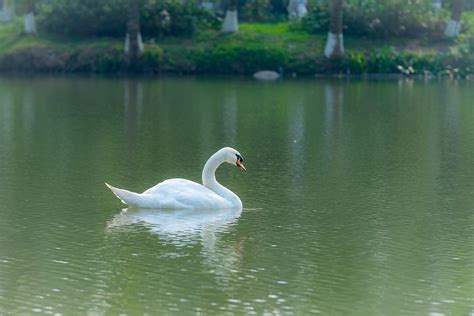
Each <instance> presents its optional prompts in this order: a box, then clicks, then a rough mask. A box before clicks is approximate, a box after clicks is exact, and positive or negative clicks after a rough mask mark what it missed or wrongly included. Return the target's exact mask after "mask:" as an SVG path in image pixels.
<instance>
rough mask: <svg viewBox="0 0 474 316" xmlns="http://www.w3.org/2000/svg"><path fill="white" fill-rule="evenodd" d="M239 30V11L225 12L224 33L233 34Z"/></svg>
mask: <svg viewBox="0 0 474 316" xmlns="http://www.w3.org/2000/svg"><path fill="white" fill-rule="evenodd" d="M238 30H239V21H238V19H237V10H233V11H231V10H227V11H226V12H225V18H224V24H223V25H222V32H226V33H232V32H237V31H238Z"/></svg>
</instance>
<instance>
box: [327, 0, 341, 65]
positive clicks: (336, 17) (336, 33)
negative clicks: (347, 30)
mask: <svg viewBox="0 0 474 316" xmlns="http://www.w3.org/2000/svg"><path fill="white" fill-rule="evenodd" d="M343 1H344V0H331V3H330V12H331V21H330V25H329V33H328V38H327V41H326V47H325V49H324V56H326V57H327V58H337V57H341V56H342V55H343V54H344V41H343V35H342V6H343Z"/></svg>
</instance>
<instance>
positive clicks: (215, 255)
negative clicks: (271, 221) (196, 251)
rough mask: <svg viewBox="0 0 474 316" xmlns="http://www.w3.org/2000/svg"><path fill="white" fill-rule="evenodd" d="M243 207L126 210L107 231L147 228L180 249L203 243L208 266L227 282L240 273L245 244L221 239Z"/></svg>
mask: <svg viewBox="0 0 474 316" xmlns="http://www.w3.org/2000/svg"><path fill="white" fill-rule="evenodd" d="M241 214H242V209H241V208H236V209H221V210H215V209H214V210H211V209H203V210H154V209H123V210H122V212H121V213H119V214H117V215H115V216H114V217H113V218H112V219H111V220H110V221H109V222H108V223H107V232H110V233H112V232H117V233H118V232H127V231H133V230H136V229H139V228H146V229H147V230H149V231H150V232H151V233H153V234H157V235H158V236H159V238H160V240H162V241H165V242H166V243H169V244H172V245H174V246H176V247H177V248H181V247H185V246H189V245H192V244H196V243H199V242H200V243H202V250H201V252H202V255H203V257H204V262H203V263H204V264H205V265H206V266H208V267H209V268H211V271H212V272H213V273H214V274H215V275H216V276H220V277H223V278H219V279H221V280H224V281H225V280H227V277H226V276H228V274H229V273H231V272H233V271H234V270H238V269H239V268H238V266H239V263H240V261H241V260H240V259H241V257H242V253H241V251H242V248H243V245H242V243H243V241H238V240H237V241H234V242H232V241H224V240H219V236H220V235H223V234H224V233H226V232H228V231H229V230H230V228H231V227H233V226H235V224H236V223H237V221H238V218H239V217H240V215H241Z"/></svg>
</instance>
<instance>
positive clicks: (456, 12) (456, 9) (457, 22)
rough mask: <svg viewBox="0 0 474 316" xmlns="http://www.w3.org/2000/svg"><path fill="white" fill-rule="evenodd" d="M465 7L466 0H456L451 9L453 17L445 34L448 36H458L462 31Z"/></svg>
mask: <svg viewBox="0 0 474 316" xmlns="http://www.w3.org/2000/svg"><path fill="white" fill-rule="evenodd" d="M463 8H464V0H454V2H453V7H452V9H451V10H452V11H451V19H450V20H449V21H448V24H447V25H446V29H445V30H444V35H446V36H447V37H456V36H458V35H459V32H460V31H461V14H462V9H463Z"/></svg>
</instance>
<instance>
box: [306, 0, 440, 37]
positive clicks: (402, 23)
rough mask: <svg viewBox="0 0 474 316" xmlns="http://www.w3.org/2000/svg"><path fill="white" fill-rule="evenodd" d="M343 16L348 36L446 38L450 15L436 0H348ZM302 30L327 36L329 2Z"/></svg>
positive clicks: (309, 17)
mask: <svg viewBox="0 0 474 316" xmlns="http://www.w3.org/2000/svg"><path fill="white" fill-rule="evenodd" d="M343 16H344V19H343V22H344V33H345V34H348V35H357V36H370V37H372V38H386V37H398V36H403V37H417V36H420V35H423V36H428V37H430V38H434V37H439V36H441V35H442V34H443V32H442V30H443V27H444V25H445V22H444V21H445V17H446V16H447V13H446V12H444V11H442V12H438V13H437V12H436V10H435V9H434V7H433V5H432V0H386V1H377V0H348V1H346V5H345V6H344V13H343ZM301 26H302V28H304V29H306V30H307V31H310V32H313V33H320V32H327V30H328V28H329V7H328V2H327V1H326V2H322V3H319V4H316V5H313V6H311V7H310V12H309V14H308V15H307V17H305V18H304V19H303V21H302V24H301Z"/></svg>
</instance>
